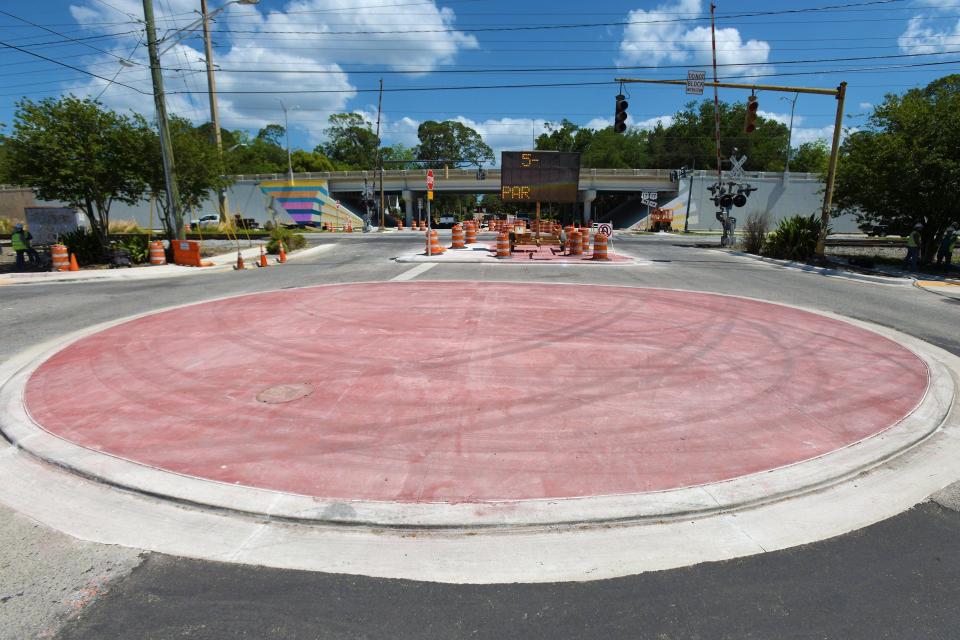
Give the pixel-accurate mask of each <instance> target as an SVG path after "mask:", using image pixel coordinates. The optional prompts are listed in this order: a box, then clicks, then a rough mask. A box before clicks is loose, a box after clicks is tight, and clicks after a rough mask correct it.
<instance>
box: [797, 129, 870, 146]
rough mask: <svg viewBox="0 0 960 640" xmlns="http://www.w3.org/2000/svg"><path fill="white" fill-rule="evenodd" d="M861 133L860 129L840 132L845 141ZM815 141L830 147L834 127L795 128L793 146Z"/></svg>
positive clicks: (841, 138)
mask: <svg viewBox="0 0 960 640" xmlns="http://www.w3.org/2000/svg"><path fill="white" fill-rule="evenodd" d="M857 131H860V128H859V127H844V128H843V130H842V131H841V132H840V140H841V141H843V140H844V139H845V138H846V137H847V136H849V135H850V134H852V133H856V132H857ZM814 140H823V141H825V142H826V143H827V145H830V144H831V143H832V142H833V125H832V124H829V125H826V126H823V127H794V128H793V146H794V147H799V146H800V145H802V144H805V143H807V142H813V141H814Z"/></svg>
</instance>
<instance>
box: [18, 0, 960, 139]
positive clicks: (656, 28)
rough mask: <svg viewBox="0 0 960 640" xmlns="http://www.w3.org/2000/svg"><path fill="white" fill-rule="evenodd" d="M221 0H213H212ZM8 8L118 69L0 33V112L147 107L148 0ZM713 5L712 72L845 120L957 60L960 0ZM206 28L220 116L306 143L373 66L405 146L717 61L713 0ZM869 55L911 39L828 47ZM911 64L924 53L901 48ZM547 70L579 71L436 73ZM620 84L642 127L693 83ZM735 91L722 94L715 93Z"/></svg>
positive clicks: (819, 128) (304, 4)
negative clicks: (429, 127) (80, 102)
mask: <svg viewBox="0 0 960 640" xmlns="http://www.w3.org/2000/svg"><path fill="white" fill-rule="evenodd" d="M222 4H224V3H223V2H222V0H210V1H209V3H208V9H209V10H213V9H215V8H217V7H219V6H221V5H222ZM154 6H155V12H156V14H157V17H158V25H159V26H160V27H161V29H160V31H161V35H163V34H169V33H170V32H171V31H173V30H176V29H178V28H181V27H185V26H187V25H189V24H190V23H191V22H193V21H194V20H195V19H196V17H197V16H198V13H197V11H198V10H199V6H200V0H154ZM825 7H834V8H830V9H825ZM797 10H806V11H797ZM0 11H3V12H6V13H8V14H12V15H4V14H3V13H0V40H2V42H4V43H7V44H12V45H15V46H18V47H21V48H24V49H27V50H29V51H31V52H33V53H35V54H39V55H42V56H45V57H47V58H51V59H54V60H57V61H59V62H62V63H66V64H69V65H72V66H74V67H78V68H79V69H82V70H83V71H86V72H89V73H95V74H97V75H99V76H102V77H105V78H108V79H113V78H114V77H116V83H114V84H110V85H109V86H108V83H107V82H106V81H105V80H102V79H98V78H94V77H91V76H89V75H86V74H85V73H83V71H79V70H72V69H68V68H64V67H61V66H58V65H57V64H55V63H53V62H48V61H45V60H41V59H39V58H36V57H33V56H31V55H28V54H27V53H23V52H20V51H15V50H12V49H9V48H0V76H2V79H0V85H2V87H0V122H3V123H7V124H8V125H9V123H10V122H11V121H12V118H13V111H14V103H15V102H16V101H17V100H18V99H19V98H21V97H24V96H26V97H30V98H42V97H45V96H56V95H59V94H62V93H69V92H73V93H75V94H77V95H91V96H98V95H99V96H100V99H101V100H102V101H103V102H104V103H105V104H107V105H108V106H110V107H113V108H115V109H118V110H134V111H138V112H140V113H143V114H145V115H148V116H151V115H152V111H153V108H152V99H151V96H150V80H149V73H148V68H147V66H146V60H147V58H146V47H145V46H144V45H143V43H142V38H143V34H142V24H141V23H140V22H139V20H142V17H143V7H142V1H141V0H3V2H2V3H0ZM744 14H760V15H744ZM717 15H718V21H717V38H718V49H719V61H720V63H721V65H726V66H721V68H720V76H721V79H729V80H735V81H745V82H757V83H765V84H778V85H799V86H814V87H834V86H836V85H837V84H838V83H839V82H840V81H842V80H846V81H847V82H848V83H849V93H848V99H847V108H846V114H847V117H846V119H845V126H847V127H851V128H855V127H857V126H859V125H862V124H863V121H864V118H865V116H866V114H868V113H869V112H870V110H871V108H872V105H874V104H877V103H879V102H880V101H881V100H882V99H883V95H884V94H885V93H887V92H902V91H905V90H907V89H909V88H911V87H915V86H922V85H924V84H926V83H927V82H929V81H930V80H932V79H934V78H937V77H940V76H941V75H945V74H947V73H951V72H956V71H957V70H958V68H960V54H956V53H950V52H954V51H960V0H888V1H885V2H883V1H881V2H874V3H866V2H864V1H863V0H860V1H857V0H851V1H850V2H845V1H844V0H780V1H778V2H769V1H761V0H741V1H739V2H733V1H731V0H717ZM14 16H15V17H14ZM23 20H26V21H29V22H32V23H36V24H37V25H41V26H32V25H29V24H27V23H26V22H24V21H23ZM572 25H577V26H572ZM44 28H45V29H46V30H45V29H44ZM213 28H214V41H215V48H214V59H215V61H216V63H217V65H218V68H219V71H218V73H217V84H218V88H219V90H220V113H221V119H222V123H223V125H224V126H226V127H227V128H230V129H248V130H250V131H252V132H253V133H255V132H256V131H257V129H259V128H260V127H262V126H263V125H265V124H267V123H270V122H279V123H282V122H283V112H282V109H281V106H280V102H279V101H278V100H282V101H283V102H284V103H285V104H286V105H287V107H288V111H289V121H290V127H291V132H292V136H293V143H294V146H301V147H307V148H312V147H313V146H314V145H315V144H317V143H319V142H321V141H322V140H323V138H324V133H323V129H324V128H325V125H326V120H327V117H328V116H329V114H330V113H333V112H338V111H357V112H360V113H363V114H365V115H366V116H367V117H370V118H371V119H375V118H376V108H377V94H376V92H375V91H371V90H375V89H376V88H377V86H378V82H379V79H380V78H381V77H382V78H383V82H384V87H385V88H386V89H387V90H388V91H387V92H385V93H384V96H383V118H384V119H383V138H384V140H385V142H386V143H387V144H391V143H397V142H399V143H403V144H406V145H410V146H412V145H414V144H416V128H417V125H418V123H419V122H422V121H424V120H429V119H433V120H441V119H459V120H461V121H463V122H464V123H466V124H468V125H470V126H473V127H474V128H476V129H477V130H478V131H480V132H481V133H482V134H483V136H484V139H485V140H486V141H487V143H488V144H490V146H491V147H493V148H494V149H495V150H497V151H500V150H503V149H521V148H524V147H529V146H530V145H531V138H532V137H533V136H534V135H536V134H538V133H540V132H542V131H543V127H544V123H545V122H557V121H559V120H560V119H561V118H564V117H567V118H569V119H570V120H573V121H574V122H577V123H579V124H582V125H590V126H604V125H606V124H608V123H609V122H610V120H611V119H612V115H613V103H614V100H613V96H614V95H615V94H616V93H617V87H616V85H614V84H612V83H611V84H588V83H602V82H610V81H612V79H613V78H614V77H617V76H621V75H626V76H632V77H641V78H683V77H686V70H687V69H702V70H706V71H707V72H708V78H709V77H712V71H711V70H710V22H709V1H708V0H662V1H660V0H657V1H648V0H631V1H621V0H606V1H601V2H593V3H585V2H573V1H571V0H551V1H549V2H548V1H546V0H524V1H522V2H521V1H517V0H513V1H508V0H447V1H434V0H293V1H290V0H260V3H259V5H257V6H240V5H236V4H234V5H231V6H230V7H228V8H227V9H226V10H225V11H224V12H223V13H221V14H220V16H219V17H218V18H217V19H216V22H215V25H214V27H213ZM199 33H200V32H199V30H197V31H195V32H193V33H189V32H188V33H187V37H186V38H185V39H184V40H182V41H181V42H180V43H179V44H176V45H174V46H172V47H171V48H170V49H169V50H168V51H167V52H166V53H164V55H163V59H162V64H163V66H164V67H165V68H166V69H167V71H166V72H165V83H166V89H167V91H168V92H169V93H170V96H169V103H168V104H169V109H170V111H172V112H174V113H177V114H179V115H182V116H185V117H188V118H190V119H192V120H194V121H196V122H203V121H206V120H208V119H209V106H208V102H207V95H206V77H205V75H204V73H203V72H202V70H203V62H202V60H203V45H202V40H201V39H200V37H199ZM68 38H72V39H78V40H79V42H77V41H73V40H70V39H68ZM874 56H911V57H889V58H886V59H873V60H846V61H842V60H831V59H836V58H858V57H874ZM120 59H124V60H128V61H130V62H131V63H132V64H133V66H132V67H128V66H123V65H121V64H120ZM952 61H956V62H952ZM917 64H924V65H928V66H912V67H911V66H905V65H917ZM571 67H600V68H599V69H595V70H583V69H571ZM630 67H634V68H630ZM636 67H643V68H636ZM877 67H880V69H877ZM545 68H546V69H554V70H542V69H545ZM510 69H513V70H516V69H539V70H537V71H508V70H510ZM556 69H561V70H556ZM558 83H559V84H573V85H577V86H566V87H531V88H506V89H503V88H482V89H466V90H440V89H439V88H440V87H463V86H478V85H479V86H489V85H517V84H558ZM424 88H426V89H428V90H425V91H405V90H410V89H424ZM397 90H399V91H397ZM629 94H630V102H631V108H630V110H629V113H630V124H632V125H634V126H652V125H653V124H654V123H655V122H656V121H657V120H658V119H660V120H664V121H667V120H668V119H669V117H670V115H671V114H673V113H674V112H675V111H676V110H677V109H679V108H680V107H681V106H682V105H683V104H684V103H685V102H687V101H688V100H689V99H690V96H687V95H685V94H684V92H683V89H682V88H676V87H661V86H649V85H646V86H640V85H632V86H630V87H629ZM745 96H746V93H745V92H743V91H736V90H730V89H722V90H721V92H720V97H721V99H722V100H727V101H738V100H740V101H742V100H743V99H744V98H745ZM706 97H709V94H708V96H706ZM791 97H792V95H787V94H777V93H760V94H759V101H760V109H761V112H763V113H764V114H765V115H767V116H768V117H775V118H777V119H780V120H782V121H784V122H786V121H787V119H788V118H789V114H790V102H789V101H788V98H791ZM834 110H835V103H834V101H833V100H832V99H831V98H829V97H818V96H809V95H802V96H800V98H799V100H798V102H797V105H796V119H795V126H794V143H795V144H797V143H800V142H804V141H808V140H811V139H815V138H818V137H826V136H828V135H829V132H830V130H831V128H832V123H833V116H834Z"/></svg>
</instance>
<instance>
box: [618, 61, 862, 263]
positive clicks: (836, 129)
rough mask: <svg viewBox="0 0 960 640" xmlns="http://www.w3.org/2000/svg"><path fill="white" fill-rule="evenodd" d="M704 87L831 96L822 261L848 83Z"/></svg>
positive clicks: (633, 80) (682, 82) (677, 82)
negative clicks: (826, 86)
mask: <svg viewBox="0 0 960 640" xmlns="http://www.w3.org/2000/svg"><path fill="white" fill-rule="evenodd" d="M614 81H615V82H619V83H620V84H621V85H622V84H672V85H681V86H683V85H686V84H687V81H686V80H654V79H646V78H614ZM703 85H704V86H705V87H723V88H726V89H748V90H750V91H751V92H752V93H756V92H757V91H782V92H784V93H807V94H813V95H820V96H833V97H834V98H836V100H837V117H836V121H835V122H834V125H833V144H832V147H831V150H830V165H829V167H828V169H827V184H826V189H824V194H823V208H822V209H821V211H820V220H821V222H822V223H823V224H822V231H821V233H820V239H819V241H818V242H817V256H818V257H819V258H821V259H823V254H824V248H825V241H826V233H827V227H828V226H829V222H830V207H831V204H832V202H833V185H834V182H835V181H836V177H837V159H838V157H839V155H840V134H841V128H842V126H843V103H844V100H845V99H846V96H847V83H846V82H841V83H840V85H839V86H837V87H836V88H834V89H821V88H818V87H785V86H780V85H770V84H745V83H742V82H706V81H705V82H704V83H703Z"/></svg>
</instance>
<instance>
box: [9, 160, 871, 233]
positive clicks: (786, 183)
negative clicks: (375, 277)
mask: <svg viewBox="0 0 960 640" xmlns="http://www.w3.org/2000/svg"><path fill="white" fill-rule="evenodd" d="M434 173H435V176H436V184H435V188H434V190H435V191H436V192H437V193H450V194H480V193H497V192H499V190H500V171H499V170H498V169H487V170H486V179H485V180H477V172H476V170H475V169H450V170H449V171H444V170H443V169H438V170H435V172H434ZM670 173H671V171H670V170H669V169H581V171H580V184H579V201H580V203H582V212H583V218H584V220H588V219H591V218H594V219H595V220H602V221H611V222H613V223H614V225H615V227H616V228H630V227H637V226H639V227H643V226H644V224H645V223H644V221H645V220H646V217H647V214H648V213H649V209H648V207H646V206H645V205H642V204H641V203H640V198H639V196H640V193H642V192H644V191H647V192H649V191H656V192H658V194H659V199H658V202H659V204H660V205H661V206H664V207H666V208H669V209H670V210H671V211H672V212H673V213H674V221H675V225H674V226H675V227H677V228H683V227H685V226H688V227H689V228H690V229H691V230H718V229H719V223H718V222H717V221H716V218H715V217H714V211H715V207H714V205H713V203H712V202H711V201H710V193H709V192H708V191H707V187H709V186H710V185H711V184H713V183H714V182H715V181H716V174H715V173H713V172H711V171H695V172H694V173H693V176H692V179H691V178H689V177H688V178H687V179H685V180H682V181H681V182H680V183H679V184H678V183H677V182H673V181H671V180H670ZM727 177H728V174H726V173H725V174H724V178H725V179H727ZM286 178H287V176H286V174H262V175H237V176H233V179H234V180H235V182H234V184H233V185H232V186H231V187H230V188H229V189H228V196H229V202H230V208H231V210H232V211H240V212H242V213H243V215H244V217H250V218H254V219H256V220H258V221H260V222H266V221H267V220H269V219H270V213H269V212H268V209H267V207H268V205H269V198H267V197H265V195H264V193H263V192H262V190H261V189H260V185H261V183H263V182H266V181H270V180H285V179H286ZM744 179H745V181H746V182H749V183H750V184H752V185H753V186H754V187H757V191H756V192H755V193H754V194H753V195H751V196H750V199H749V201H748V204H747V206H746V207H744V208H742V209H735V210H734V215H735V216H737V217H738V218H739V220H740V224H741V225H742V224H743V222H745V221H746V219H747V217H748V216H749V215H750V213H753V212H761V213H762V212H768V213H770V214H771V219H772V221H773V222H774V224H775V223H776V220H778V219H779V218H783V217H787V216H791V215H795V214H804V215H809V214H811V213H817V212H819V210H820V206H821V203H822V200H823V184H822V183H821V182H820V179H819V176H818V175H817V174H809V173H790V174H788V175H785V174H783V173H775V172H747V174H746V176H745V178H744ZM308 180H319V181H325V182H326V183H327V185H328V187H329V190H330V194H331V196H332V197H334V198H338V199H342V200H343V201H344V203H345V204H347V203H359V201H360V194H361V193H362V192H363V189H364V184H365V183H366V184H368V185H371V186H374V187H375V188H377V190H379V176H378V174H377V172H376V171H332V172H322V173H298V174H294V181H295V182H296V181H304V182H306V181H308ZM383 184H384V192H385V193H386V194H389V195H390V196H401V197H402V198H403V200H404V202H405V205H406V218H407V223H409V221H410V219H411V218H412V217H413V216H414V215H415V213H416V205H417V202H416V201H417V199H418V198H425V197H426V171H425V170H423V169H410V170H402V169H401V170H391V171H384V175H383ZM691 186H692V190H691ZM602 193H616V194H623V195H626V196H627V198H626V202H625V203H624V204H623V205H621V207H618V210H615V212H600V215H594V214H595V213H597V212H595V211H593V208H592V206H593V202H594V200H595V198H596V197H597V195H598V194H602ZM216 203H217V199H216V197H215V196H212V197H211V198H210V199H209V200H207V201H206V202H204V203H203V205H202V206H201V207H200V209H199V210H197V211H193V212H188V216H190V217H194V216H197V217H198V216H200V215H202V214H204V213H216V212H217V208H216V207H217V204H216ZM45 204H53V205H56V204H58V203H53V202H51V203H46V202H41V201H38V200H36V199H35V198H34V197H33V194H32V193H31V192H30V190H29V189H24V188H20V187H0V217H9V218H13V219H22V216H23V207H24V206H34V205H45ZM354 210H355V211H356V207H354ZM111 217H112V218H113V219H115V220H123V219H134V220H137V221H138V222H140V224H142V225H146V224H147V223H148V222H149V220H150V217H149V206H148V204H147V203H146V202H144V203H140V204H138V205H133V206H129V205H125V204H123V203H119V202H116V203H114V205H113V208H112V211H111ZM832 226H833V229H834V230H835V231H837V232H846V231H856V223H855V221H853V219H852V218H851V217H849V216H843V217H841V218H837V219H835V220H834V221H833V224H832Z"/></svg>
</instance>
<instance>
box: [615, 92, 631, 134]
mask: <svg viewBox="0 0 960 640" xmlns="http://www.w3.org/2000/svg"><path fill="white" fill-rule="evenodd" d="M628 106H630V103H629V102H627V99H626V96H624V95H623V94H622V93H621V94H619V95H618V96H617V110H616V113H614V116H613V130H614V131H616V132H617V133H623V132H624V131H626V130H627V107H628Z"/></svg>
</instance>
